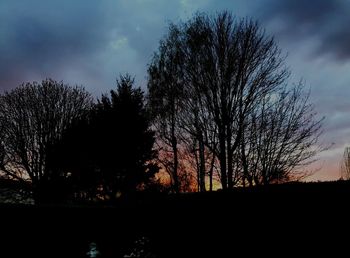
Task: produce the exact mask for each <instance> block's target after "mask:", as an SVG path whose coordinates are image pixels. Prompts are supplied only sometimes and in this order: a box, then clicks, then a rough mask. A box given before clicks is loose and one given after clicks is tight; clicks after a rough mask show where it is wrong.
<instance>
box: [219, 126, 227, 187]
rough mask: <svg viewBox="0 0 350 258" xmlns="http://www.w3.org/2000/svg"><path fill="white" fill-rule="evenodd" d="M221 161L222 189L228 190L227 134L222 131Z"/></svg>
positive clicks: (220, 141) (220, 143) (220, 135)
mask: <svg viewBox="0 0 350 258" xmlns="http://www.w3.org/2000/svg"><path fill="white" fill-rule="evenodd" d="M219 138H220V139H219V145H220V152H219V161H220V176H221V178H220V179H221V186H222V189H223V190H225V189H227V166H226V164H227V163H226V141H225V133H224V132H222V131H221V133H220V134H219Z"/></svg>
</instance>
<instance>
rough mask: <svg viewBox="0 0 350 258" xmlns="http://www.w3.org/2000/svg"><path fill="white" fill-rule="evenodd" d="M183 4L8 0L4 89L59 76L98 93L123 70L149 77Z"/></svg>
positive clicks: (1, 63)
mask: <svg viewBox="0 0 350 258" xmlns="http://www.w3.org/2000/svg"><path fill="white" fill-rule="evenodd" d="M180 9H181V4H180V2H179V1H169V2H167V1H155V0H147V1H142V0H136V1H126V0H120V1H113V0H103V1H97V0H91V1H85V0H75V1H70V0H61V1H44V0H33V1H12V0H3V1H1V3H0V89H1V90H3V89H9V88H13V87H15V86H17V85H18V84H20V83H21V82H24V81H28V80H29V81H31V80H41V79H43V78H45V77H54V79H57V80H61V79H63V80H65V81H68V82H70V83H79V84H81V83H82V84H84V85H86V86H88V88H89V89H90V90H92V91H94V92H95V93H99V92H101V91H102V92H103V91H105V90H107V89H109V88H112V87H113V86H114V85H113V84H114V80H115V78H116V77H117V76H118V73H123V72H130V73H135V74H136V75H137V76H138V77H144V70H145V69H146V64H147V62H148V61H149V59H150V57H151V54H152V52H153V51H154V50H155V47H156V45H157V43H158V40H159V38H160V36H161V35H162V32H163V30H164V28H165V24H166V21H167V19H176V18H179V11H180ZM96 84H99V85H96ZM99 87H100V88H102V89H99Z"/></svg>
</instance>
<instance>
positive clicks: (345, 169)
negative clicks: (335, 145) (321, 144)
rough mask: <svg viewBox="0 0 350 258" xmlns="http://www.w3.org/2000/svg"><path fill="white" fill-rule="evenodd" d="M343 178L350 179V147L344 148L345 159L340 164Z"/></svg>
mask: <svg viewBox="0 0 350 258" xmlns="http://www.w3.org/2000/svg"><path fill="white" fill-rule="evenodd" d="M340 173H341V178H342V179H345V180H349V179H350V147H346V148H345V149H344V154H343V159H342V162H341V165H340Z"/></svg>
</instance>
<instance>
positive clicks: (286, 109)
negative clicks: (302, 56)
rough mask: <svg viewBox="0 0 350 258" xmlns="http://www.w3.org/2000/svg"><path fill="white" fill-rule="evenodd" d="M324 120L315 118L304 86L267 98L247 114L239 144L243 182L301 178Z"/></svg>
mask: <svg viewBox="0 0 350 258" xmlns="http://www.w3.org/2000/svg"><path fill="white" fill-rule="evenodd" d="M322 121H323V118H321V119H319V118H317V114H316V112H315V111H314V109H313V105H312V104H310V103H309V94H308V93H305V92H304V91H303V85H302V84H301V83H300V84H299V85H298V86H296V87H294V88H292V89H291V90H287V89H283V90H281V91H280V92H276V93H275V94H273V95H269V96H266V97H265V98H264V99H263V100H262V101H261V102H260V104H259V105H258V106H257V107H256V108H255V110H254V111H252V112H251V113H250V118H249V120H248V121H247V123H248V124H247V130H245V132H244V134H243V137H242V141H241V150H240V151H241V152H240V162H241V166H240V169H241V172H242V183H243V185H245V180H247V181H248V183H249V185H253V184H269V183H272V182H284V181H288V180H290V179H297V178H298V176H304V173H303V171H302V170H300V168H301V167H303V166H305V165H308V164H309V163H311V162H313V161H314V160H313V159H312V158H313V157H314V156H315V154H316V153H317V152H319V151H321V150H323V147H322V146H321V145H319V144H318V138H319V136H320V134H321V125H322Z"/></svg>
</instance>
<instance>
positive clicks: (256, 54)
mask: <svg viewBox="0 0 350 258" xmlns="http://www.w3.org/2000/svg"><path fill="white" fill-rule="evenodd" d="M283 61H284V59H283V58H282V57H281V54H280V50H279V48H278V47H277V46H276V44H275V41H274V40H273V38H271V37H268V36H266V35H265V33H264V31H263V30H261V29H260V28H259V26H258V24H257V23H255V22H253V21H251V20H248V19H242V20H235V19H234V17H233V16H232V15H231V14H229V13H228V12H222V13H219V14H218V15H216V16H213V17H211V16H208V15H205V14H197V15H195V17H194V18H192V19H191V20H189V21H188V22H186V23H180V24H178V25H174V24H172V25H171V26H170V28H169V33H168V34H167V35H166V36H165V39H163V40H162V41H161V43H160V48H159V51H158V53H156V54H155V56H154V59H153V62H152V63H151V65H150V68H149V75H150V80H149V81H150V84H149V91H150V96H151V98H153V99H154V100H157V101H154V102H153V104H154V105H153V106H158V107H163V108H164V109H165V110H166V112H164V113H161V114H160V112H161V110H159V111H158V112H159V114H158V117H159V120H158V121H157V122H158V123H160V124H165V126H166V127H165V128H170V129H168V130H167V132H170V135H171V132H175V131H176V130H179V128H186V129H187V130H186V132H187V133H189V134H190V135H192V136H193V137H194V138H195V139H196V142H198V146H199V149H200V151H199V153H200V155H199V157H201V158H200V163H201V165H200V167H201V169H200V171H201V172H200V173H199V177H200V178H201V179H200V180H199V183H200V184H203V173H204V167H205V165H204V163H205V159H204V158H203V153H204V152H205V151H204V149H205V148H203V145H204V146H206V148H207V149H208V150H210V151H211V152H212V153H213V155H214V156H215V157H216V158H217V159H218V161H219V164H220V180H221V185H222V188H223V189H226V188H232V187H233V186H234V185H235V183H237V182H238V180H239V177H238V175H237V174H235V169H234V165H235V164H234V159H235V153H236V152H237V150H238V149H239V144H240V142H241V138H242V134H243V132H244V130H245V127H244V126H245V124H246V120H247V119H248V116H249V113H250V111H251V110H252V109H253V108H254V107H255V105H257V103H259V100H261V99H263V98H264V97H265V96H266V95H268V94H269V93H271V92H273V91H274V90H275V89H276V88H277V87H279V86H280V85H281V84H283V82H284V81H285V80H286V79H287V78H288V75H289V72H288V71H287V70H286V69H285V68H284V66H283ZM174 89H175V93H176V94H175V93H174ZM155 92H156V93H158V94H160V96H162V97H161V98H159V97H155V95H156V94H154V93H155ZM179 92H180V93H179ZM164 96H169V98H168V97H164ZM172 99H175V100H176V101H174V100H172ZM168 104H171V108H170V107H169V106H167V105H168ZM155 110H156V109H155ZM174 111H176V113H175V112H174ZM169 112H170V116H167V117H166V118H167V119H165V118H164V115H165V114H169ZM180 114H181V116H185V117H187V118H188V119H182V121H186V123H181V122H180V121H181V119H179V118H178V117H179V115H180ZM190 128H192V129H193V128H195V130H192V129H190ZM174 138H175V137H169V140H170V141H169V142H170V143H173V144H172V146H175V144H174V143H176V141H172V140H174ZM173 150H174V153H176V151H175V148H173ZM175 156H176V155H174V157H175ZM174 163H176V162H175V159H174ZM175 167H176V166H174V168H175Z"/></svg>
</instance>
